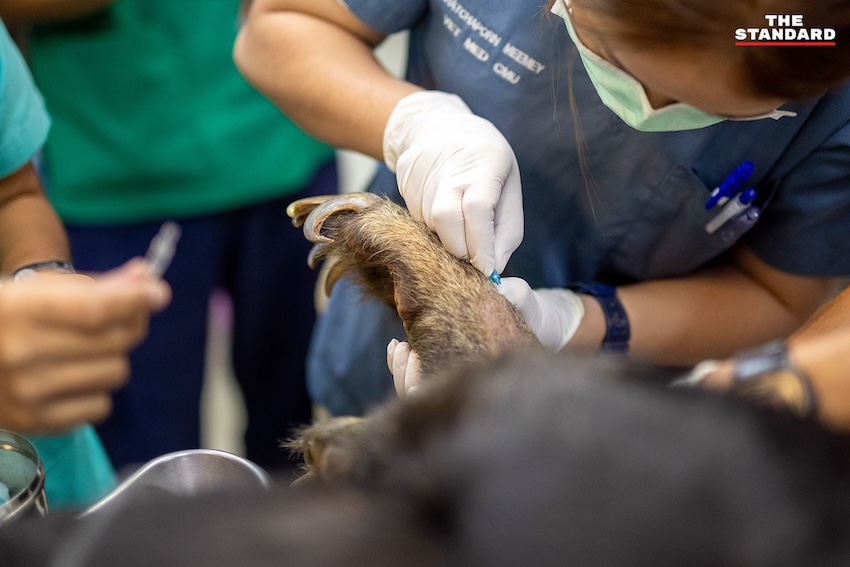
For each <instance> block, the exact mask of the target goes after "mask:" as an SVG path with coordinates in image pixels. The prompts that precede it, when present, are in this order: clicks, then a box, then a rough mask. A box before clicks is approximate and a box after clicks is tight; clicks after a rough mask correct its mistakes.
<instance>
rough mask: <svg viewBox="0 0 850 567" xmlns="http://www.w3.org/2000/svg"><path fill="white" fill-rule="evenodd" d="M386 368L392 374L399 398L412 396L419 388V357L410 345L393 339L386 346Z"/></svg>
mask: <svg viewBox="0 0 850 567" xmlns="http://www.w3.org/2000/svg"><path fill="white" fill-rule="evenodd" d="M387 367H388V368H389V369H390V372H392V373H393V384H394V385H395V391H396V393H398V395H399V396H404V395H407V394H412V393H413V392H415V391H416V389H417V388H419V380H420V379H419V357H418V356H416V353H415V352H413V351H411V350H410V345H409V344H407V343H405V342H400V341H399V340H398V339H393V340H391V341H390V344H388V345H387Z"/></svg>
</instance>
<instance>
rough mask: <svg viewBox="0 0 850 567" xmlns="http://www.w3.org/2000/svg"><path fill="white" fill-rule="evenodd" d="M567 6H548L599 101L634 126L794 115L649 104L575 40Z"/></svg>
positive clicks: (629, 81) (668, 127)
mask: <svg viewBox="0 0 850 567" xmlns="http://www.w3.org/2000/svg"><path fill="white" fill-rule="evenodd" d="M567 10H568V7H567V5H566V4H565V3H564V2H562V1H561V0H556V2H555V4H554V5H553V6H552V13H553V14H556V15H557V16H560V17H561V18H562V19H563V20H564V23H565V24H566V26H567V32H568V33H569V34H570V37H571V38H572V40H573V43H575V45H576V48H577V49H578V53H579V56H580V57H581V61H582V63H584V68H585V69H587V74H588V75H589V76H590V80H591V82H592V83H593V86H594V88H595V89H596V92H597V93H598V94H599V97H600V98H601V99H602V102H603V103H604V104H605V106H607V107H608V108H610V109H611V110H612V111H614V113H615V114H616V115H617V116H619V117H620V118H621V119H622V120H623V122H625V123H626V124H628V125H629V126H631V127H632V128H634V129H635V130H640V131H641V132H677V131H680V130H697V129H699V128H705V127H706V126H711V125H713V124H717V123H719V122H723V121H725V120H761V119H763V118H773V119H774V120H778V119H780V118H782V117H783V116H796V113H794V112H788V111H785V110H774V111H773V112H769V113H767V114H764V115H762V116H755V117H750V118H736V119H727V118H724V117H722V116H715V115H713V114H708V113H706V112H703V111H702V110H700V109H698V108H696V107H693V106H691V105H689V104H685V103H682V102H677V103H675V104H669V105H667V106H665V107H663V108H658V109H655V108H652V105H651V104H650V103H649V98H648V97H647V96H646V91H645V90H644V88H643V85H642V84H640V81H638V80H637V79H635V78H634V77H632V76H631V75H629V74H628V73H626V72H625V71H623V70H622V69H620V68H619V67H617V66H616V65H614V64H612V63H610V62H608V61H606V60H605V59H603V58H602V57H600V56H599V55H597V54H596V53H594V52H593V51H591V50H590V49H588V48H587V46H586V45H584V44H583V43H582V42H581V41H580V40H579V38H578V35H576V32H575V30H574V29H573V25H572V22H571V21H570V16H569V13H568V11H567Z"/></svg>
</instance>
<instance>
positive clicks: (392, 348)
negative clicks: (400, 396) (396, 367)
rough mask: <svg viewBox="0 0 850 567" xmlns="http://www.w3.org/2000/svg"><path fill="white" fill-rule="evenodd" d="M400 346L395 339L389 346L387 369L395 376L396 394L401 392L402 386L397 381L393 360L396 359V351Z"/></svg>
mask: <svg viewBox="0 0 850 567" xmlns="http://www.w3.org/2000/svg"><path fill="white" fill-rule="evenodd" d="M397 346H398V339H393V340H391V341H390V342H389V343H388V344H387V368H388V369H389V371H390V374H392V376H393V386H394V387H395V390H396V393H398V392H399V386H400V384H399V383H398V381H397V380H396V377H395V374H394V373H393V359H394V358H395V349H396V347H397Z"/></svg>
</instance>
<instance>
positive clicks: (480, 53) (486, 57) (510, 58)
mask: <svg viewBox="0 0 850 567" xmlns="http://www.w3.org/2000/svg"><path fill="white" fill-rule="evenodd" d="M442 3H443V4H444V5H445V7H446V11H445V12H444V13H443V14H442V23H443V27H444V28H445V29H446V31H447V32H448V33H450V34H451V35H452V37H454V38H456V39H457V40H458V41H459V42H462V43H461V45H462V47H463V49H464V50H465V51H466V52H467V54H468V56H470V57H473V58H474V59H476V60H477V61H479V62H480V63H481V64H482V65H488V66H489V67H490V70H491V71H492V72H493V73H494V74H495V75H496V76H498V77H500V78H501V79H503V80H505V81H506V82H508V83H510V84H512V85H516V84H517V83H519V82H520V81H521V80H522V78H523V76H524V75H527V74H529V73H533V74H535V75H539V74H540V72H541V71H543V69H545V68H546V66H545V65H544V64H543V63H541V62H540V61H539V60H538V59H536V58H535V57H534V56H533V55H532V54H530V53H528V51H527V50H525V49H522V48H521V47H520V46H517V45H515V44H513V43H511V42H510V41H507V40H505V38H504V37H503V36H502V35H501V34H500V33H499V32H498V31H496V30H494V29H493V28H491V27H490V26H488V25H487V23H486V22H485V21H482V20H481V19H480V18H479V17H478V16H477V15H476V14H474V13H473V12H472V11H470V10H468V9H467V8H466V7H465V6H464V5H463V4H461V3H460V2H458V1H457V0H442Z"/></svg>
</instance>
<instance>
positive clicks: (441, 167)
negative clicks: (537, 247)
mask: <svg viewBox="0 0 850 567" xmlns="http://www.w3.org/2000/svg"><path fill="white" fill-rule="evenodd" d="M383 151H384V161H385V162H386V164H387V167H389V168H390V170H391V171H393V172H395V173H396V175H397V178H398V186H399V192H400V193H401V196H402V197H404V201H405V203H406V204H407V208H408V209H409V210H410V214H411V215H413V218H415V219H416V220H418V221H420V222H424V223H425V224H426V225H427V226H428V228H430V229H431V230H433V231H434V232H436V233H437V235H438V236H439V237H440V240H441V241H442V242H443V245H444V246H445V247H446V249H447V250H448V251H449V252H451V253H452V254H454V255H455V256H457V257H458V258H468V259H469V260H470V261H471V262H472V265H474V266H475V267H476V268H478V269H479V270H481V271H482V272H483V273H484V274H485V275H488V276H489V275H490V274H491V273H492V272H493V270H496V271H497V272H499V273H501V272H502V271H503V270H504V269H505V264H507V263H508V259H509V258H510V257H511V254H512V253H513V251H514V250H516V249H517V247H518V246H519V245H520V242H522V236H523V216H522V192H521V185H520V177H519V166H518V165H517V161H516V156H514V151H513V149H511V146H510V144H508V141H507V140H506V139H505V137H504V136H502V134H501V133H500V132H499V131H498V130H497V129H496V127H495V126H493V124H492V123H491V122H490V121H489V120H485V119H484V118H481V117H480V116H476V115H475V114H473V113H472V111H471V110H470V109H469V107H468V106H466V104H464V102H463V101H462V100H461V99H460V97H458V96H456V95H452V94H448V93H443V92H439V91H420V92H416V93H413V94H410V95H408V96H406V97H404V98H403V99H401V100H400V101H399V103H398V105H396V107H395V110H393V113H392V114H391V115H390V119H389V121H388V122H387V126H386V128H385V130H384V142H383Z"/></svg>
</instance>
